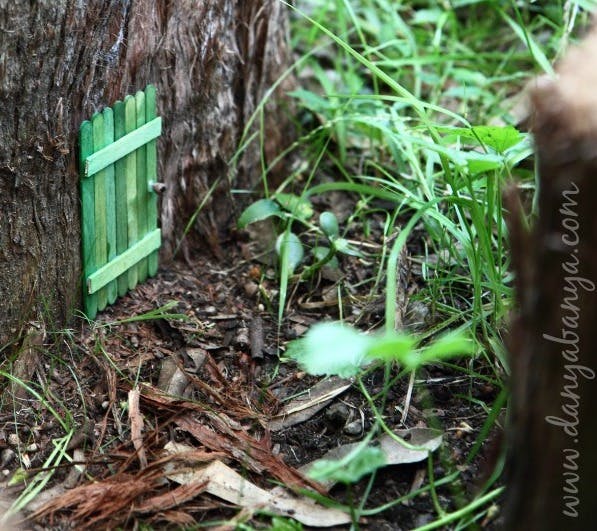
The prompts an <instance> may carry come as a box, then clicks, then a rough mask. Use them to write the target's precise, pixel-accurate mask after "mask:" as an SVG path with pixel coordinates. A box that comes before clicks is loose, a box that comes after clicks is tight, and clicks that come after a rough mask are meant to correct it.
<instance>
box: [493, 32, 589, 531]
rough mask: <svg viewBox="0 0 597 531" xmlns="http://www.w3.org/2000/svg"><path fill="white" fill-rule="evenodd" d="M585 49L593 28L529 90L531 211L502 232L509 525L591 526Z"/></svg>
mask: <svg viewBox="0 0 597 531" xmlns="http://www.w3.org/2000/svg"><path fill="white" fill-rule="evenodd" d="M595 54H597V31H594V32H593V34H592V35H591V36H590V37H589V38H588V39H587V40H586V41H585V43H584V44H583V45H582V46H580V47H579V48H578V49H575V50H572V51H571V52H570V53H569V54H568V56H567V57H566V59H565V60H564V61H563V62H562V64H561V65H559V68H558V71H559V76H558V78H556V79H554V80H553V81H549V82H544V83H542V84H541V85H539V86H538V87H537V88H536V89H535V91H534V94H533V104H534V115H535V117H534V130H535V133H534V134H535V140H536V144H537V153H538V157H539V164H540V168H539V170H540V176H541V183H540V194H539V218H538V220H537V222H536V224H535V227H534V228H533V230H532V231H530V232H528V231H524V230H522V228H521V227H520V226H514V227H512V230H511V233H512V242H513V258H514V262H515V263H514V265H515V269H516V273H517V294H518V300H519V306H520V315H519V317H518V319H517V320H516V321H515V323H514V326H513V330H512V337H511V349H510V350H511V353H512V356H511V360H512V411H511V419H510V428H509V434H508V435H509V441H510V444H509V469H510V477H509V481H508V489H509V492H508V497H507V498H508V499H507V506H506V520H507V521H506V526H505V529H509V530H521V531H522V530H525V531H529V530H531V531H532V530H541V531H549V530H553V531H556V530H557V531H559V530H562V529H566V530H579V531H580V530H586V529H593V528H594V525H595V524H594V516H595V511H596V507H597V489H596V488H595V486H594V482H595V476H596V475H597V454H596V452H595V441H596V440H597V416H596V415H595V412H594V410H593V407H594V406H595V404H596V403H597V386H596V385H595V381H594V379H595V367H596V363H595V359H596V358H595V355H596V353H597V324H596V323H597V290H596V284H595V283H596V282H597V218H596V217H595V201H596V200H597V93H596V92H595V87H596V86H597V67H596V66H595V62H594V58H595ZM509 204H510V206H512V207H514V206H515V202H514V201H512V200H510V201H509ZM514 210H516V208H514ZM513 217H514V218H515V219H516V218H518V219H521V218H520V210H518V212H516V211H515V212H513Z"/></svg>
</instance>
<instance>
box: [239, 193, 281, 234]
mask: <svg viewBox="0 0 597 531" xmlns="http://www.w3.org/2000/svg"><path fill="white" fill-rule="evenodd" d="M281 215H282V211H281V210H280V206H279V205H278V203H276V202H275V201H272V200H271V199H260V200H259V201H255V202H254V203H252V204H251V205H249V206H248V207H247V208H245V210H244V211H243V213H242V214H241V215H240V217H239V218H238V222H237V225H238V228H240V229H244V228H245V227H246V226H247V225H250V224H251V223H255V222H256V221H261V220H264V219H267V218H269V217H271V216H278V217H281Z"/></svg>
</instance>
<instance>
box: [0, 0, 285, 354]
mask: <svg viewBox="0 0 597 531" xmlns="http://www.w3.org/2000/svg"><path fill="white" fill-rule="evenodd" d="M286 17H287V14H286V12H285V10H284V7H283V6H282V4H280V2H278V0H251V1H245V0H219V1H201V2H197V1H191V0H179V1H176V2H169V1H167V0H159V1H154V0H151V1H150V0H110V1H108V0H102V1H100V0H91V1H88V2H82V1H79V0H40V1H36V2H12V1H7V0H0V345H2V344H4V343H5V342H6V341H7V340H9V339H10V338H14V337H15V336H16V335H18V334H19V332H20V330H21V327H22V325H23V323H24V322H25V321H27V320H28V319H37V318H39V316H40V313H42V312H43V311H44V308H45V310H46V311H45V313H46V315H45V319H54V321H55V322H54V323H49V324H50V325H56V326H61V325H62V324H63V323H64V322H65V320H66V318H67V316H68V315H69V313H70V312H71V311H72V310H73V309H74V308H76V307H78V306H79V300H80V296H79V285H80V259H79V255H80V251H79V249H80V228H79V225H80V220H79V215H80V212H79V187H78V174H77V160H76V154H77V146H76V140H77V131H78V127H79V125H80V123H81V122H82V121H83V120H84V119H87V118H88V117H90V116H91V115H92V114H93V112H95V111H97V110H101V109H102V108H103V107H106V106H111V105H112V104H113V102H114V101H115V100H117V99H122V98H123V97H124V96H125V95H127V94H130V93H134V92H135V91H137V90H139V89H143V88H144V87H145V86H146V85H147V84H148V83H153V84H155V85H156V86H157V89H158V112H159V113H160V115H162V116H163V120H164V132H163V135H162V138H161V139H160V141H159V144H158V149H159V160H160V177H161V179H162V180H163V181H164V182H165V183H166V184H167V185H168V189H167V192H166V193H165V196H164V197H163V199H162V205H161V226H162V231H163V236H164V240H165V242H164V246H163V256H165V257H168V256H170V255H171V254H172V252H173V249H174V248H175V246H176V245H177V243H178V239H179V238H180V237H181V235H182V233H183V229H184V227H185V225H186V223H187V222H188V220H189V219H190V216H191V215H192V213H193V212H194V211H195V210H196V208H197V206H198V205H199V204H200V203H201V201H202V200H203V198H204V196H205V195H206V194H207V192H208V190H209V189H210V187H211V186H212V184H214V182H215V181H216V180H219V181H218V183H217V185H216V186H215V188H214V192H213V194H212V195H211V196H210V197H211V198H210V200H209V201H208V202H207V204H206V205H205V207H204V209H203V210H202V211H201V214H200V215H199V216H198V218H197V222H196V223H195V226H194V229H198V231H197V233H199V234H200V235H201V236H202V238H203V242H206V243H207V244H208V247H209V249H210V250H211V251H212V252H215V253H217V252H218V249H219V247H218V241H219V238H220V236H221V234H222V233H223V232H224V231H225V229H226V228H227V225H228V223H229V222H230V219H231V217H232V215H233V213H234V203H233V202H232V201H231V199H230V196H229V193H228V192H229V189H230V187H231V186H234V188H240V189H248V188H251V186H252V185H253V184H254V183H255V182H256V181H257V180H258V178H259V169H258V164H257V163H258V162H259V159H260V156H261V153H260V150H259V146H258V145H257V144H255V145H254V146H253V147H252V149H250V150H248V151H247V154H246V156H244V157H243V158H241V159H240V162H239V163H238V164H237V165H235V167H234V169H231V168H229V167H228V161H229V160H230V158H231V156H232V155H233V154H234V152H235V150H236V148H237V144H238V141H239V139H240V137H241V134H242V131H243V129H244V127H245V124H246V123H247V120H248V118H249V116H250V115H251V113H252V112H253V111H254V109H255V108H256V106H257V104H258V102H259V101H260V99H261V97H262V96H263V95H264V93H265V92H266V90H267V89H268V88H269V87H270V86H271V85H272V83H273V81H275V80H276V79H277V78H278V77H279V76H280V75H281V74H282V73H283V72H284V70H285V69H286V68H287V67H288V64H289V62H288V61H289V57H288V53H287V52H288V50H287V39H286V32H287V23H286ZM280 105H283V103H274V102H272V104H271V105H270V107H271V109H270V110H271V111H272V112H271V113H270V114H269V116H271V117H272V118H271V119H270V118H267V119H266V131H267V143H266V144H265V146H264V150H263V151H264V152H265V155H266V156H269V157H272V154H273V153H274V151H275V150H277V149H279V148H280V145H281V144H282V143H283V142H284V141H285V138H284V137H285V135H287V134H288V130H289V128H288V126H287V123H285V118H284V113H283V112H282V110H281V109H280ZM187 250H188V249H187Z"/></svg>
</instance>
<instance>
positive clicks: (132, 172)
mask: <svg viewBox="0 0 597 531" xmlns="http://www.w3.org/2000/svg"><path fill="white" fill-rule="evenodd" d="M136 105H137V104H136V101H135V98H134V97H133V96H127V97H126V98H125V99H124V127H125V131H126V132H127V133H130V132H131V131H134V130H135V127H137V106H136ZM124 166H125V169H124V171H125V176H126V205H127V206H126V208H127V210H126V216H127V222H126V223H127V233H128V245H129V246H132V245H133V244H135V243H136V242H138V241H139V229H138V222H137V154H136V153H134V152H133V153H129V154H128V155H127V156H126V157H125V158H124ZM127 277H128V286H129V289H133V288H134V287H135V286H136V285H137V280H138V279H139V276H138V274H137V268H136V267H131V268H130V269H129V271H128V273H127Z"/></svg>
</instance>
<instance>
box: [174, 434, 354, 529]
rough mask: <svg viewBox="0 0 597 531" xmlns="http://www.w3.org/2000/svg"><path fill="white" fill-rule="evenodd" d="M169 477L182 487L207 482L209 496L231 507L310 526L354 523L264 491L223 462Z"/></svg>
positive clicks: (344, 516)
mask: <svg viewBox="0 0 597 531" xmlns="http://www.w3.org/2000/svg"><path fill="white" fill-rule="evenodd" d="M189 449H190V447H187V446H186V445H183V444H178V443H173V442H170V443H168V444H166V446H165V450H166V451H167V452H168V453H170V454H176V453H180V452H187V451H188V450H189ZM166 476H167V477H168V479H170V480H172V481H175V482H177V483H180V484H187V483H202V482H206V483H207V485H206V487H205V492H208V493H210V494H212V495H213V496H217V497H218V498H221V499H223V500H226V501H227V502H229V503H234V504H235V505H238V506H239V507H243V508H247V509H251V510H263V511H268V512H271V513H273V514H277V515H280V516H285V517H288V518H294V519H295V520H297V521H299V522H301V523H302V524H304V525H308V526H313V527H331V526H335V525H343V524H347V523H349V522H350V516H349V515H348V514H346V513H345V512H342V511H340V510H338V509H332V508H326V507H323V506H321V505H319V504H317V503H315V502H314V501H313V500H311V499H310V498H307V497H301V498H297V497H295V496H293V495H292V494H290V493H289V492H288V491H286V490H284V489H281V488H277V489H275V491H267V490H264V489H262V488H260V487H258V486H257V485H255V484H254V483H251V482H250V481H248V480H247V479H246V478H244V477H243V476H241V475H240V474H239V473H237V472H235V471H234V470H233V469H232V468H230V467H229V466H227V465H225V464H224V463H222V462H221V461H214V462H213V463H211V464H210V465H208V466H206V467H204V468H201V469H198V470H195V471H192V472H184V473H171V474H168V473H167V474H166Z"/></svg>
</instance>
